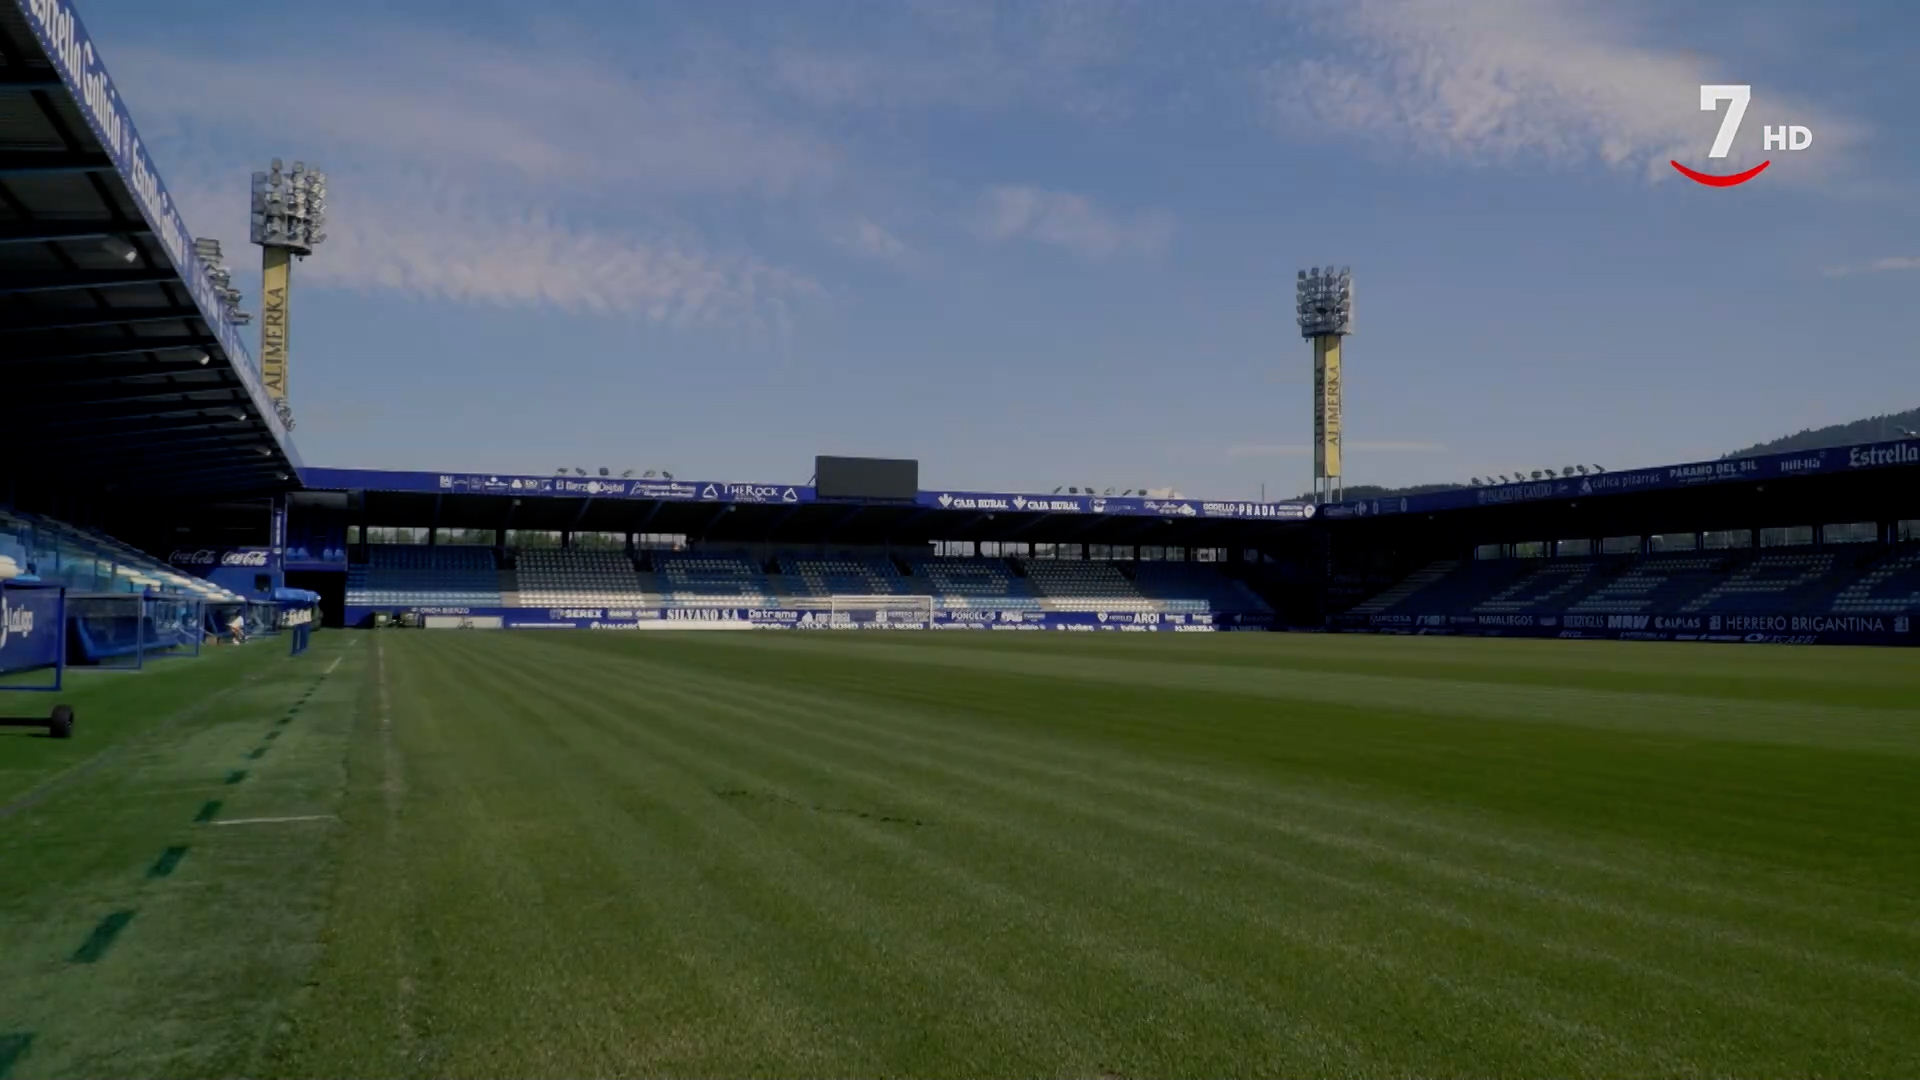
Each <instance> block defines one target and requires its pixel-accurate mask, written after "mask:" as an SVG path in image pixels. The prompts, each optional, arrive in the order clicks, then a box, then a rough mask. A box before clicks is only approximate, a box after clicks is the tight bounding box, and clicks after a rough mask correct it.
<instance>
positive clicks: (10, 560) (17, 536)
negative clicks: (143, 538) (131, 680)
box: [0, 511, 244, 603]
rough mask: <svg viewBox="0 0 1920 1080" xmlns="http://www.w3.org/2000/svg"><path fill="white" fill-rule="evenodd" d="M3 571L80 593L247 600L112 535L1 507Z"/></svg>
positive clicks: (12, 576)
mask: <svg viewBox="0 0 1920 1080" xmlns="http://www.w3.org/2000/svg"><path fill="white" fill-rule="evenodd" d="M9 568H10V570H9ZM0 576H4V577H6V578H7V579H9V580H11V581H14V582H16V583H19V584H28V583H39V584H45V585H63V586H65V587H66V588H67V589H68V590H69V591H71V592H73V593H77V594H90V593H101V594H106V593H127V594H131V593H143V592H145V593H154V594H158V595H162V596H179V597H183V598H188V599H194V600H199V601H204V602H207V603H242V602H244V599H243V598H242V597H240V596H237V595H235V594H233V593H231V592H229V591H227V590H226V589H223V588H221V587H220V586H218V585H214V584H213V583H211V582H208V581H205V580H203V579H201V578H197V577H193V576H192V575H189V574H183V573H180V572H179V571H178V570H175V569H174V568H173V567H171V566H168V565H167V564H166V563H163V562H161V561H160V560H158V559H156V558H154V557H153V556H151V555H148V554H146V553H145V552H142V551H140V550H138V549H136V548H133V547H131V546H129V545H127V544H123V543H121V542H120V541H118V540H116V539H114V538H113V537H110V536H107V535H105V534H102V533H98V532H94V531H92V530H88V529H82V528H79V527H78V526H74V525H69V524H67V523H65V522H63V521H59V520H57V519H55V518H50V517H43V516H39V515H34V514H24V513H17V512H14V513H9V512H4V511H0Z"/></svg>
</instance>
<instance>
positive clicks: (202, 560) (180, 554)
mask: <svg viewBox="0 0 1920 1080" xmlns="http://www.w3.org/2000/svg"><path fill="white" fill-rule="evenodd" d="M267 555H268V552H267V549H266V548H199V549H197V550H188V549H185V548H182V549H180V550H177V551H175V552H174V553H173V554H172V555H169V556H167V561H168V562H170V563H172V564H173V565H175V566H261V567H264V566H266V565H267Z"/></svg>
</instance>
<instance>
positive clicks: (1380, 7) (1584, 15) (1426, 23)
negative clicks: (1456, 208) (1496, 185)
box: [1259, 0, 1862, 179]
mask: <svg viewBox="0 0 1920 1080" xmlns="http://www.w3.org/2000/svg"><path fill="white" fill-rule="evenodd" d="M1636 10H1641V9H1636V7H1635V6H1633V5H1629V4H1625V3H1613V4H1606V5H1600V4H1575V3H1570V2H1564V0H1560V2H1556V0H1339V2H1337V3H1334V2H1328V3H1316V4H1313V5H1312V6H1311V7H1310V8H1309V9H1308V11H1309V14H1308V15H1307V16H1306V19H1305V24H1306V26H1307V27H1308V28H1309V29H1310V30H1311V31H1313V32H1314V34H1315V36H1317V37H1318V38H1319V39H1321V41H1323V42H1326V43H1329V44H1332V45H1333V46H1334V47H1335V48H1336V49H1338V50H1339V53H1340V54H1339V55H1337V56H1334V57H1326V56H1324V55H1307V56H1302V57H1298V58H1292V59H1288V60H1284V61H1279V62H1276V63H1274V64H1272V65H1271V66H1270V67H1269V68H1267V70H1266V71H1265V72H1264V73H1263V75H1262V76H1261V78H1260V80H1259V83H1260V86H1261V89H1262V92H1263V94H1264V96H1265V98H1266V100H1267V102H1268V104H1269V105H1270V106H1271V107H1272V109H1273V111H1274V115H1275V116H1276V117H1277V118H1278V119H1279V120H1280V121H1281V122H1282V123H1283V124H1285V125H1286V126H1288V127H1289V128H1291V129H1293V130H1296V131H1298V130H1319V131H1324V130H1332V131H1335V132H1339V133H1344V134H1352V135H1358V136H1362V137H1366V138H1371V139H1375V140H1379V141H1383V142H1385V143H1388V144H1391V145H1396V146H1401V147H1405V148H1410V149H1412V150H1414V151H1416V152H1419V153H1423V154H1429V155H1433V156H1437V157H1445V158H1452V159H1459V160H1465V161H1470V162H1475V163H1481V162H1494V163H1507V162H1524V161H1531V162H1543V163H1546V164H1550V165H1554V166H1562V167H1564V166H1576V165H1583V164H1593V163H1598V164H1602V165H1605V166H1607V167H1611V168H1615V169H1620V170H1631V171H1639V172H1642V173H1644V174H1645V175H1647V176H1648V177H1650V178H1657V177H1669V176H1672V175H1674V174H1673V170H1672V169H1671V168H1670V167H1668V165H1667V162H1668V161H1669V159H1672V160H1678V161H1682V162H1688V163H1691V164H1696V165H1700V164H1706V165H1707V166H1708V167H1710V168H1711V169H1712V171H1715V172H1723V171H1733V170H1735V169H1737V168H1740V167H1742V166H1743V164H1757V163H1758V161H1759V160H1760V158H1759V153H1760V128H1761V126H1762V125H1763V124H1781V123H1798V124H1806V125H1808V126H1811V127H1813V128H1814V129H1815V130H1816V132H1817V138H1818V142H1817V144H1816V147H1815V150H1814V151H1810V152H1808V153H1805V154H1797V155H1789V160H1786V161H1778V160H1777V161H1775V163H1774V164H1775V168H1774V173H1775V174H1776V175H1781V174H1784V175H1787V176H1791V177H1797V178H1800V179H1807V178H1811V177H1814V176H1817V175H1821V174H1824V173H1829V172H1831V171H1833V169H1834V167H1836V166H1837V165H1838V164H1839V163H1840V161H1841V160H1842V159H1843V158H1844V156H1845V154H1846V152H1847V149H1848V147H1849V146H1850V145H1852V144H1853V143H1855V142H1856V141H1857V140H1858V138H1859V137H1860V136H1861V134H1862V132H1861V129H1860V128H1859V127H1858V126H1857V125H1855V124H1854V123H1852V122H1850V121H1848V120H1846V119H1844V118H1842V117H1839V116H1835V115H1833V114H1831V113H1828V112H1826V111H1823V110H1821V109H1819V108H1817V107H1815V106H1813V105H1811V104H1810V103H1808V102H1805V101H1801V100H1796V99H1795V98H1793V97H1792V96H1791V95H1790V94H1788V93H1787V92H1786V91H1785V90H1784V88H1781V89H1776V88H1774V87H1769V86H1756V87H1755V91H1754V99H1753V104H1752V107H1751V108H1750V110H1749V111H1748V113H1747V116H1746V118H1745V122H1744V124H1743V125H1742V129H1741V137H1740V140H1739V142H1738V143H1737V144H1736V148H1735V150H1734V152H1733V153H1732V155H1731V156H1730V157H1729V158H1728V159H1724V160H1720V161H1713V162H1711V163H1708V162H1706V158H1705V155H1706V151H1707V148H1708V147H1709V146H1710V145H1711V143H1712V141H1713V135H1714V132H1715V131H1716V130H1717V127H1718V124H1719V119H1720V116H1722V115H1724V112H1722V113H1720V114H1709V113H1705V112H1703V111H1701V110H1700V108H1699V103H1700V102H1699V94H1700V91H1699V88H1700V86H1701V84H1703V83H1720V82H1737V81H1741V80H1740V79H1738V78H1736V77H1735V76H1736V75H1737V74H1738V73H1737V72H1733V71H1730V70H1723V69H1722V68H1721V66H1720V65H1716V64H1714V63H1712V62H1711V61H1709V60H1707V59H1705V58H1703V57H1701V56H1699V55H1697V54H1695V53H1692V52H1687V51H1684V50H1679V49H1672V48H1665V47H1653V46H1650V45H1648V44H1645V43H1644V41H1643V40H1642V39H1644V38H1646V37H1648V36H1649V32H1648V31H1647V29H1646V27H1645V26H1643V25H1642V24H1641V23H1640V22H1638V21H1637V20H1636V18H1635V12H1636ZM1320 52H1321V53H1324V50H1320ZM1723 109H1724V107H1723ZM1776 156H1778V155H1776Z"/></svg>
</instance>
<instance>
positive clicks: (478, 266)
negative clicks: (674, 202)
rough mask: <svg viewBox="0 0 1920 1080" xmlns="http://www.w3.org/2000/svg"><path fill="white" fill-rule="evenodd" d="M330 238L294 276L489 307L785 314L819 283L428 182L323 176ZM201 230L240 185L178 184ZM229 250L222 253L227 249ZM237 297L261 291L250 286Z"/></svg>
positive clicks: (758, 321)
mask: <svg viewBox="0 0 1920 1080" xmlns="http://www.w3.org/2000/svg"><path fill="white" fill-rule="evenodd" d="M332 186H333V189H334V190H333V194H332V201H333V203H334V206H333V207H332V209H331V220H330V222H329V225H328V231H329V233H330V235H329V237H328V239H327V242H326V243H325V244H324V245H322V246H321V247H320V248H319V249H317V250H316V252H315V253H314V255H313V257H312V258H310V259H308V260H306V261H305V262H303V263H302V264H301V266H300V269H299V276H300V278H301V279H302V280H303V281H307V282H311V283H314V284H317V285H323V286H330V287H333V288H340V289H347V290H351V291H356V292H389V293H399V294H401V295H405V296H411V297H417V298H421V299H426V300H440V301H450V302H454V303H464V304H474V305H479V306H486V307H504V308H549V309H555V310H560V311H567V312H577V313H596V314H618V315H631V316H637V317H640V318H644V319H647V320H650V321H653V322H658V323H662V324H665V325H670V326H699V325H732V326H745V327H750V328H751V327H761V328H766V327H774V328H782V327H783V326H784V323H785V320H786V316H787V311H788V305H789V304H790V303H792V302H795V301H799V300H803V299H808V298H812V297H816V296H819V295H821V294H822V292H823V290H822V289H821V287H820V286H819V285H818V284H817V283H815V282H814V281H812V280H811V279H809V278H807V277H804V276H802V275H799V274H795V273H792V272H789V271H786V270H782V269H780V268H778V267H774V266H771V265H768V264H767V263H765V262H762V261H760V260H758V259H756V258H753V257H751V256H746V255H728V254H719V253H714V252H710V251H706V250H703V249H701V248H699V247H698V246H694V245H689V244H687V243H684V242H681V241H677V240H674V239H670V238H660V237H654V236H646V235H642V234H638V233H629V232H623V231H619V230H613V229H604V228H603V229H592V228H584V227H581V226H579V225H576V224H572V223H569V222H567V221H565V220H564V219H562V218H559V217H557V216H555V215H554V214H552V213H551V212H550V211H546V210H543V209H540V208H539V207H537V206H534V207H529V206H525V205H518V204H515V203H514V202H512V201H510V200H501V199H498V198H494V197H487V196H480V195H476V194H473V193H471V192H464V191H460V190H457V189H451V188H447V187H445V186H436V185H433V184H429V183H425V182H417V183H407V182H399V183H393V184H389V185H387V186H384V187H380V188H371V187H363V186H361V185H358V184H355V183H352V182H351V181H350V180H349V182H346V183H342V182H339V181H337V180H336V181H335V182H334V183H333V185H332ZM174 190H175V193H176V197H177V198H178V200H179V202H180V204H181V208H182V213H183V215H185V216H186V217H187V219H188V220H190V221H195V222H200V223H203V224H206V225H211V226H213V228H212V229H209V230H207V231H204V232H203V233H202V235H214V236H221V237H223V238H229V237H230V238H234V239H233V240H228V241H227V243H226V247H227V248H228V250H229V251H230V252H231V251H235V250H240V249H242V248H243V245H240V244H238V243H237V242H235V241H236V240H237V239H238V238H242V237H244V236H245V235H246V197H247V196H246V190H245V188H244V187H241V186H239V185H238V184H235V183H226V184H218V183H204V182H202V183H198V184H195V183H187V184H181V185H176V187H175V188H174ZM230 258H231V256H230ZM244 302H245V303H248V304H252V303H257V298H254V297H248V298H246V299H245V301H244Z"/></svg>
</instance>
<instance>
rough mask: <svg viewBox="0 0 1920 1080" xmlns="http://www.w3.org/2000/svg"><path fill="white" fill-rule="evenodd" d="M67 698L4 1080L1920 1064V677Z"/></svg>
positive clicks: (984, 647) (1888, 654)
mask: <svg viewBox="0 0 1920 1080" xmlns="http://www.w3.org/2000/svg"><path fill="white" fill-rule="evenodd" d="M19 697H28V696H27V695H0V709H5V710H8V711H11V712H16V713H17V712H20V711H24V710H27V709H34V710H44V708H45V707H46V706H47V705H49V704H51V702H41V701H37V700H31V699H29V700H26V701H19V700H7V699H8V698H19ZM65 699H66V700H69V701H71V702H72V703H73V704H74V706H75V708H76V711H77V713H78V716H79V725H78V733H77V735H76V737H75V738H74V739H72V740H71V741H56V740H51V739H46V738H42V737H38V736H35V735H34V734H32V733H31V732H27V731H17V730H5V729H0V1077H6V1078H21V1077H40V1076H102V1075H113V1076H144V1075H169V1076H171V1075H178V1076H189V1075H230V1076H241V1075H245V1076H356V1077H385V1076H593V1075H614V1074H620V1075H675V1076H778V1075H786V1076H799V1075H807V1076H829V1075H833V1076H943V1077H946V1076H951V1077H960V1076H1063V1077H1103V1076H1104V1077H1174V1076H1256V1075H1315V1076H1386V1075H1423V1076H1546V1075H1553V1076H1603V1075H1604V1076H1628V1075H1635V1076H1654V1075H1658V1076H1708V1075H1739V1076H1812V1075H1824V1076H1843V1075H1844V1076H1850V1077H1853V1076H1914V1075H1916V1074H1920V651H1906V650H1899V651H1896V650H1853V649H1789V648H1780V647H1764V646H1727V647H1721V646H1703V645H1654V644H1628V643H1604V642H1557V641H1497V640H1466V639H1434V638H1370V637H1328V636H1313V635H1299V636H1295V635H1280V634H1271V635H1269V634H1221V635H1191V636H1189V635H1122V634H1112V635H1107V634H1100V635H1093V634H1089V635H1068V634H1053V635H1042V634H1033V635H1029V634H1011V633H1009V634H992V633H953V634H841V633H819V634H804V633H653V632H649V633H636V634H590V633H580V632H563V633H542V632H525V633H521V632H516V633H485V632H467V633H458V632H445V633H433V632H413V631H386V632H367V633H343V632H327V633H323V634H320V635H317V636H316V638H315V641H314V646H313V648H312V649H311V650H310V651H309V652H307V653H306V654H305V655H303V656H300V657H297V658H289V657H288V656H287V655H286V644H285V641H284V640H279V641H272V640H270V641H265V642H261V643H257V644H254V645H250V646H246V647H242V648H238V649H232V648H222V649H213V650H209V651H208V653H207V655H205V656H202V657H200V658H198V659H191V660H189V659H181V660H165V661H159V662H157V663H155V664H153V665H151V666H150V667H149V669H148V670H147V671H146V672H144V673H141V674H138V675H119V674H107V673H101V674H92V675H89V674H87V673H81V674H78V675H76V676H75V677H74V683H73V692H72V693H70V694H68V695H66V698H65Z"/></svg>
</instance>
